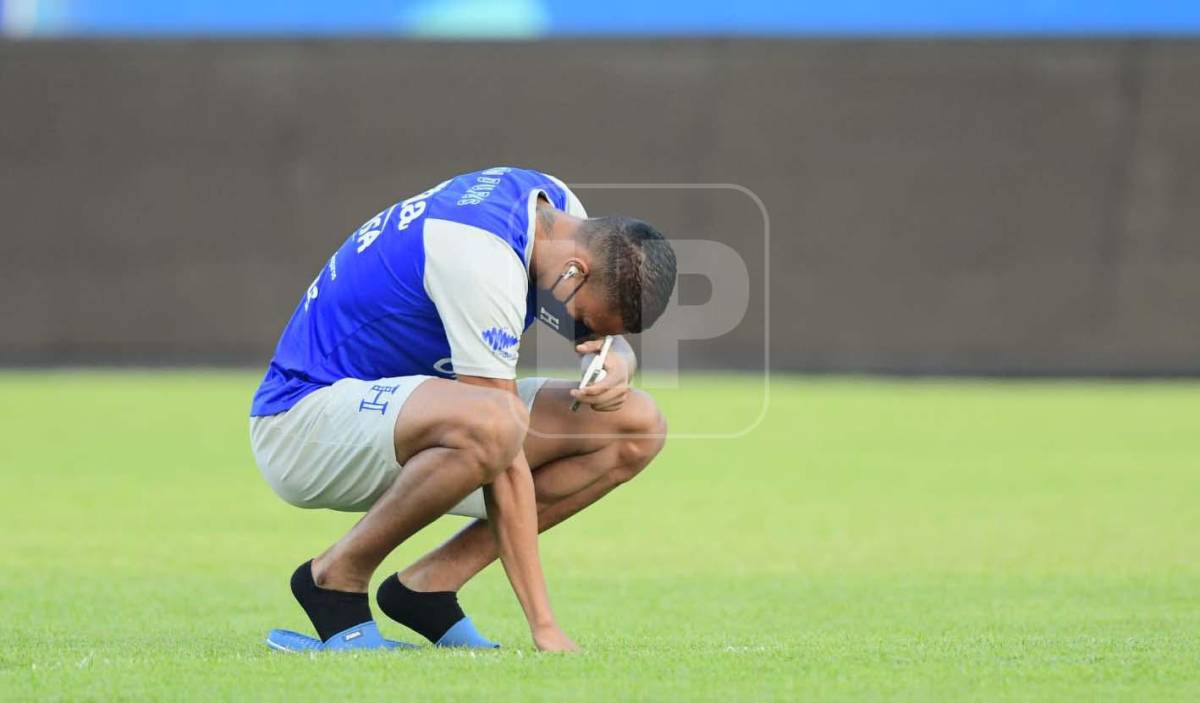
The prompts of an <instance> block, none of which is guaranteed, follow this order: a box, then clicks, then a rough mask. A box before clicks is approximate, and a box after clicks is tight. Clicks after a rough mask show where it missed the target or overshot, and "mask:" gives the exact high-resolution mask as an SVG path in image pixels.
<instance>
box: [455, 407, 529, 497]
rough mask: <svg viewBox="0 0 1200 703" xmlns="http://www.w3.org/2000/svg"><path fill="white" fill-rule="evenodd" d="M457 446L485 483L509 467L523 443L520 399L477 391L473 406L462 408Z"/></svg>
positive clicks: (524, 417) (525, 419)
mask: <svg viewBox="0 0 1200 703" xmlns="http://www.w3.org/2000/svg"><path fill="white" fill-rule="evenodd" d="M460 422H461V423H462V433H461V435H462V436H461V442H462V443H463V445H464V447H463V448H464V449H465V450H466V451H468V452H470V454H471V456H472V457H473V458H474V459H475V462H476V463H477V464H478V465H479V467H480V470H481V472H482V473H481V478H482V479H483V481H484V482H489V481H491V480H492V479H494V478H495V477H496V476H499V475H500V474H501V473H503V472H504V470H506V469H507V468H508V467H509V466H510V465H512V462H513V459H514V458H516V456H517V453H518V452H520V451H521V445H522V443H523V442H524V441H525V432H526V431H527V429H528V428H529V411H528V409H526V407H525V404H524V403H523V402H521V399H520V398H518V397H517V396H515V395H514V394H512V393H508V392H505V391H500V390H489V389H480V394H479V397H478V398H477V399H475V402H471V403H467V404H465V405H464V406H463V413H462V416H461V418H460Z"/></svg>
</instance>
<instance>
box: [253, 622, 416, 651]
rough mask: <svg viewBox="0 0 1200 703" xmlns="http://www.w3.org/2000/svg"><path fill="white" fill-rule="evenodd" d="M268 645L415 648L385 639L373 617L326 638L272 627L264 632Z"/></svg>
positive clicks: (301, 648)
mask: <svg viewBox="0 0 1200 703" xmlns="http://www.w3.org/2000/svg"><path fill="white" fill-rule="evenodd" d="M267 646H268V647H270V648H271V649H274V650H276V651H278V652H290V653H298V652H330V651H342V650H350V649H418V647H417V645H415V644H410V643H408V642H398V641H396V640H388V639H384V638H383V635H381V634H380V633H379V626H378V625H376V624H375V621H374V620H368V621H366V622H364V623H361V624H359V625H355V626H354V627H351V628H348V629H346V630H342V631H341V632H339V633H337V634H336V635H334V636H332V637H330V638H329V639H328V640H327V641H325V642H322V641H321V640H319V639H317V638H316V637H310V636H308V635H304V634H301V633H299V632H295V631H293V630H278V629H276V630H271V632H270V633H268V634H267Z"/></svg>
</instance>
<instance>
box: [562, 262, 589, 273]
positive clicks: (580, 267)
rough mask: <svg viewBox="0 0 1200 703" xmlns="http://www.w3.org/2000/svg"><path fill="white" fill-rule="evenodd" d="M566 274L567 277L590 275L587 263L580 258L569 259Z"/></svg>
mask: <svg viewBox="0 0 1200 703" xmlns="http://www.w3.org/2000/svg"><path fill="white" fill-rule="evenodd" d="M566 274H567V275H566V278H575V277H580V278H586V277H587V275H588V267H587V264H586V263H585V262H584V261H582V260H580V259H568V260H567V268H566Z"/></svg>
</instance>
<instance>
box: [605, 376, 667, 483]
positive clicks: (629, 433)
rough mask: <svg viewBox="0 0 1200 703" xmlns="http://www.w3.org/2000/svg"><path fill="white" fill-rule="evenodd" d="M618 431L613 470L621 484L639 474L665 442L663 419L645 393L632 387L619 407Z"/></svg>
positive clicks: (665, 422)
mask: <svg viewBox="0 0 1200 703" xmlns="http://www.w3.org/2000/svg"><path fill="white" fill-rule="evenodd" d="M620 412H621V434H622V435H623V436H622V437H621V438H620V439H618V440H617V442H618V446H617V453H618V455H619V457H620V465H619V466H618V467H617V469H616V470H615V473H614V477H615V478H616V479H617V481H618V482H620V483H624V482H626V481H629V480H630V479H632V478H633V477H634V476H636V475H638V474H639V473H641V471H642V469H644V468H646V466H647V465H648V464H649V463H650V462H651V461H653V460H654V457H656V456H658V453H659V452H660V451H662V448H663V445H665V444H666V442H667V420H666V418H665V417H663V414H662V411H661V410H659V409H658V405H657V404H656V403H655V402H654V399H653V398H651V397H650V395H649V394H647V393H645V392H643V391H639V390H635V391H632V392H631V393H630V395H629V398H628V400H626V401H625V406H624V407H622V408H621V410H620Z"/></svg>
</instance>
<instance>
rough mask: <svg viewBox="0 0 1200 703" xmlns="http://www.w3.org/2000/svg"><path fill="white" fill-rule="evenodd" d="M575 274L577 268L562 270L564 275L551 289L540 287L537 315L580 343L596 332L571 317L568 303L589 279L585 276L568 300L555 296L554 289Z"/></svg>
mask: <svg viewBox="0 0 1200 703" xmlns="http://www.w3.org/2000/svg"><path fill="white" fill-rule="evenodd" d="M574 275H576V270H575V268H574V267H571V268H568V269H567V270H566V271H563V272H562V275H560V276H559V277H558V280H556V281H555V282H554V285H553V286H550V290H544V289H540V290H538V291H537V306H538V313H537V317H538V319H539V320H541V321H542V322H543V323H545V324H546V325H547V326H548V327H550V329H552V330H554V331H555V332H557V333H559V334H560V335H562V336H563V337H565V338H567V339H569V340H570V341H572V342H575V343H576V344H578V343H580V342H582V341H583V340H585V339H587V338H588V337H591V336H592V335H593V334H594V333H593V332H592V330H591V328H589V327H588V326H587V325H585V324H583V323H582V322H580V321H579V320H576V319H575V318H574V317H571V314H570V313H568V312H567V303H568V302H570V300H571V298H574V297H575V294H576V293H578V292H579V289H580V288H583V284H584V283H587V279H586V278H584V280H583V281H580V283H579V285H578V286H576V287H575V290H573V291H571V294H570V295H568V296H567V298H566V300H562V301H560V300H559V299H558V298H555V297H554V289H555V288H558V284H560V283H562V282H563V281H564V280H566V279H568V278H571V277H572V276H574Z"/></svg>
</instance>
